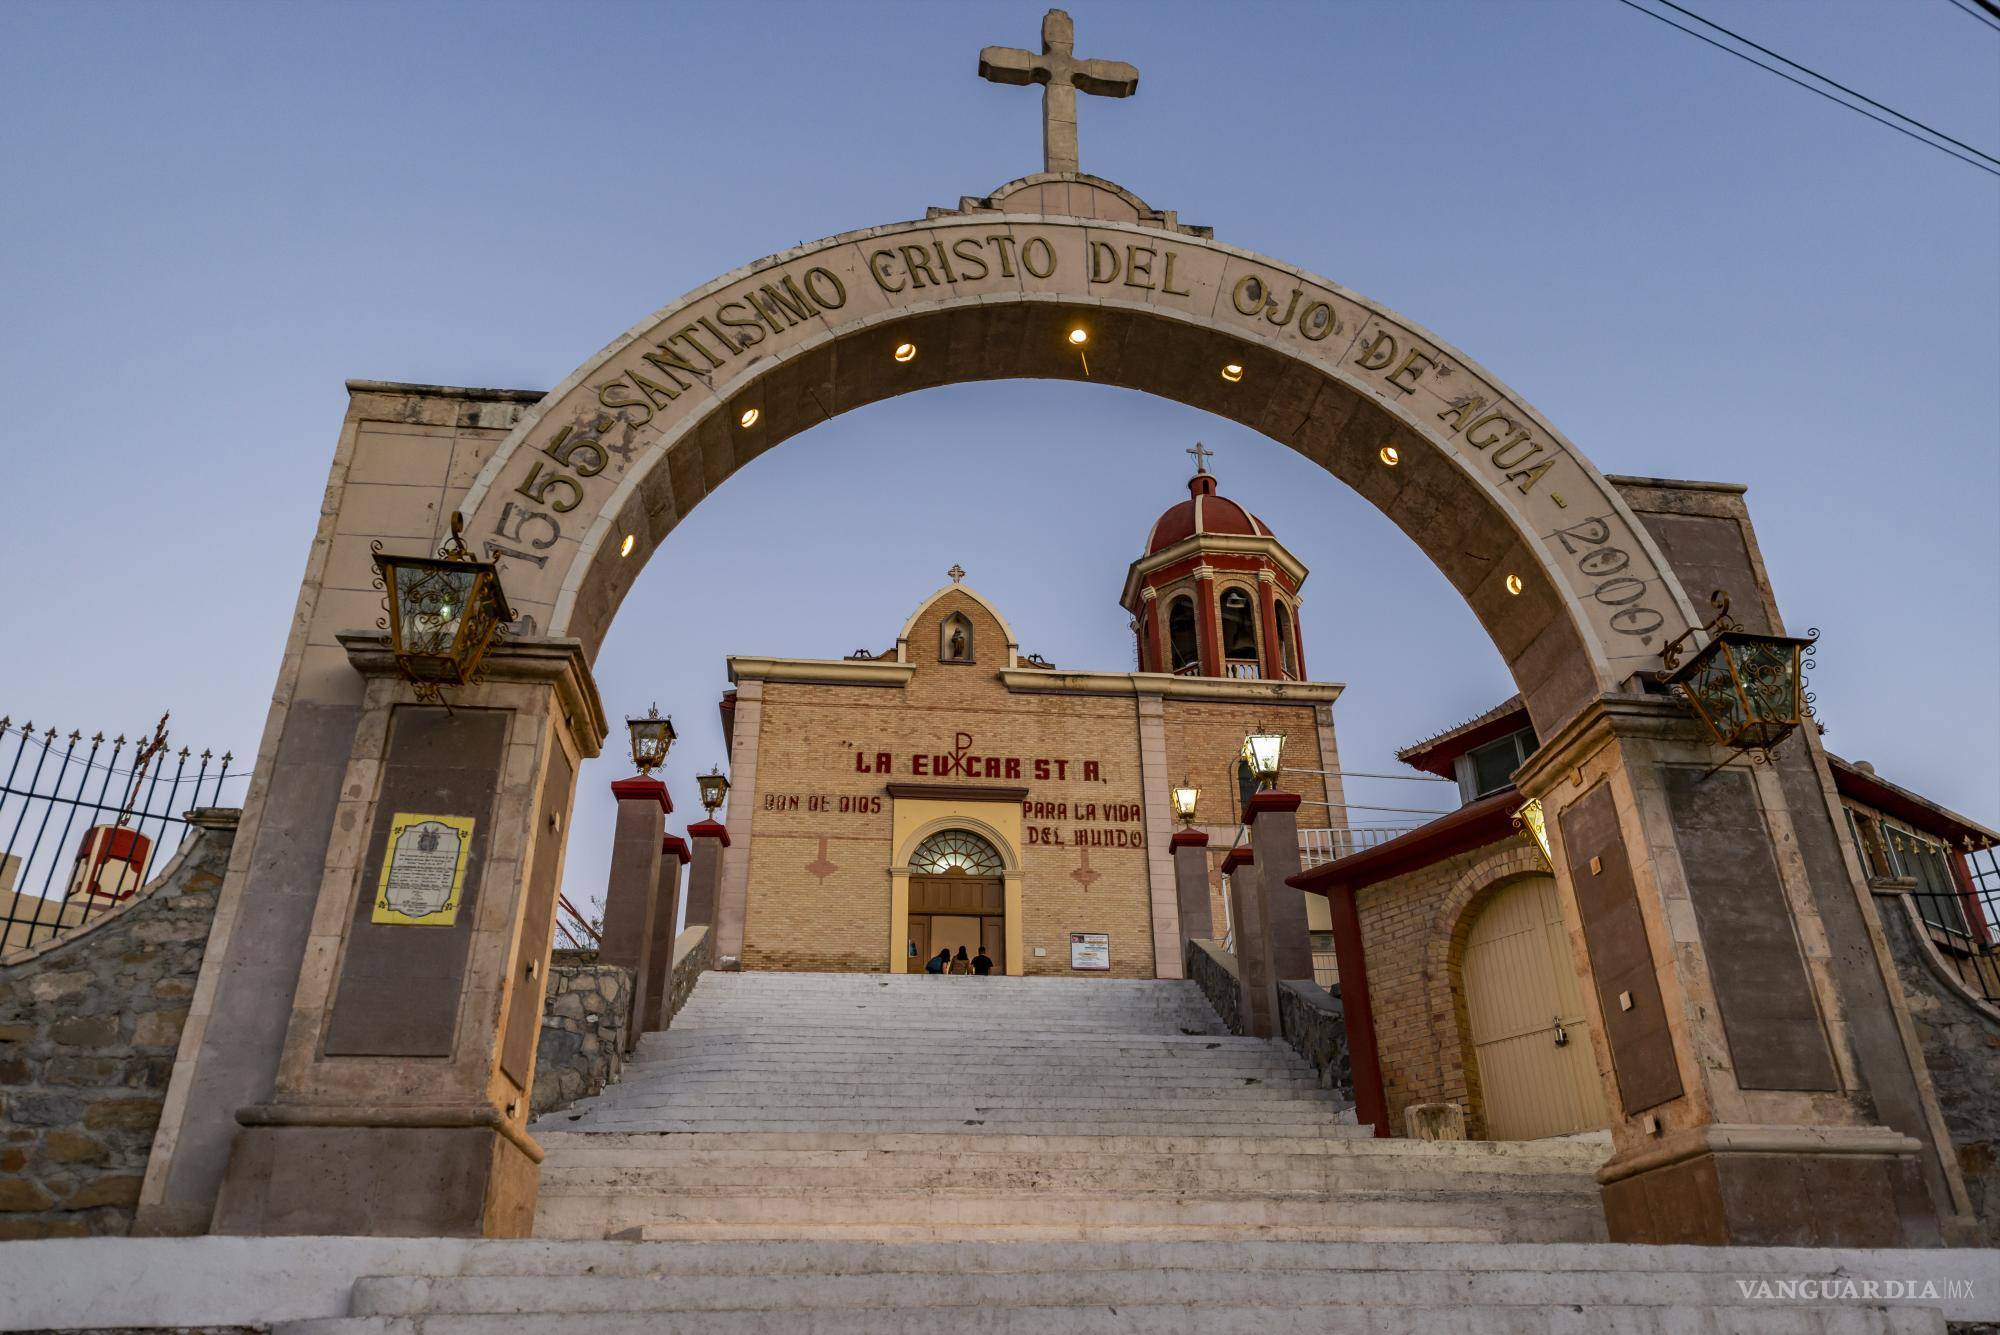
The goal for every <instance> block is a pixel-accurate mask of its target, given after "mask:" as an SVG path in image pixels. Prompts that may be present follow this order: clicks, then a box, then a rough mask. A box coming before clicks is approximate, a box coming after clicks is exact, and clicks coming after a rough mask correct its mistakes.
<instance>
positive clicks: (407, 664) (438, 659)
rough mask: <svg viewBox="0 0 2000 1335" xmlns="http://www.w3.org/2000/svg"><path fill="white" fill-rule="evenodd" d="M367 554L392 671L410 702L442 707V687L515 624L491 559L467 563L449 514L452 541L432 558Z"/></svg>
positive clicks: (463, 676)
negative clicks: (408, 690)
mask: <svg viewBox="0 0 2000 1335" xmlns="http://www.w3.org/2000/svg"><path fill="white" fill-rule="evenodd" d="M373 550H374V553H375V570H376V580H375V582H376V585H377V587H379V588H380V589H381V590H382V591H383V598H382V601H383V607H384V609H385V613H386V614H385V615H384V616H383V617H381V618H380V619H379V620H377V621H376V623H375V624H376V625H377V626H378V627H380V628H381V629H383V630H386V631H388V632H389V643H390V647H391V648H392V649H393V650H394V651H395V655H396V666H397V667H398V668H400V669H401V670H402V673H403V676H404V677H406V678H407V679H408V680H409V681H410V682H411V683H412V684H413V685H414V686H415V687H416V692H417V698H418V699H419V700H431V701H441V700H442V699H443V695H442V694H441V692H442V688H444V687H446V686H463V685H465V684H466V683H467V682H469V681H471V680H472V679H473V678H474V677H475V676H476V675H477V673H478V671H479V665H480V662H481V660H483V659H484V658H485V657H486V650H487V648H488V647H489V646H490V645H491V644H492V643H493V637H494V636H495V635H497V634H499V632H500V627H501V626H503V625H505V624H506V623H507V622H509V621H512V620H513V619H514V614H513V613H512V612H511V611H509V610H508V607H507V595H506V593H505V592H503V591H502V590H501V588H500V572H499V570H498V569H497V568H496V567H495V566H494V564H493V563H492V562H491V561H477V560H474V559H473V556H472V553H471V551H469V550H468V549H467V548H466V545H465V533H464V520H463V519H462V518H461V517H460V516H459V514H458V513H457V512H456V511H454V512H453V513H452V516H451V537H450V538H449V539H448V540H447V541H446V542H445V544H444V546H442V547H440V548H438V554H437V555H436V556H434V557H432V556H391V555H390V554H389V553H387V552H385V551H383V550H382V544H381V543H379V542H377V543H375V544H374V545H373Z"/></svg>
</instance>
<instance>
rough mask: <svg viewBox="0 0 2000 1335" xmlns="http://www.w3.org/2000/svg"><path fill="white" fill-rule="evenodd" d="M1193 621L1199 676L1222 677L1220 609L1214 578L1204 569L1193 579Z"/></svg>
mask: <svg viewBox="0 0 2000 1335" xmlns="http://www.w3.org/2000/svg"><path fill="white" fill-rule="evenodd" d="M1194 601H1195V609H1194V620H1195V628H1196V629H1197V631H1199V633H1200V638H1201V675H1202V676H1204V677H1219V676H1221V675H1222V609H1221V608H1219V607H1217V606H1216V605H1215V576H1213V575H1211V574H1209V573H1208V572H1207V570H1206V569H1204V570H1203V571H1202V572H1201V573H1199V574H1197V575H1196V576H1195V577H1194Z"/></svg>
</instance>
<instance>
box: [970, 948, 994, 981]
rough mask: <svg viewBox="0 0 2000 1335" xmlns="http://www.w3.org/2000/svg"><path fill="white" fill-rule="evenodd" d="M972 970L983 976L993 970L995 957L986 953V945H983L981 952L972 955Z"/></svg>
mask: <svg viewBox="0 0 2000 1335" xmlns="http://www.w3.org/2000/svg"><path fill="white" fill-rule="evenodd" d="M972 971H973V972H974V973H976V974H978V975H979V976H980V977H981V978H984V977H985V976H986V975H987V974H989V973H992V972H993V957H992V956H991V955H989V954H987V953H986V947H985V946H981V947H980V948H979V953H978V954H977V955H974V956H973V957H972Z"/></svg>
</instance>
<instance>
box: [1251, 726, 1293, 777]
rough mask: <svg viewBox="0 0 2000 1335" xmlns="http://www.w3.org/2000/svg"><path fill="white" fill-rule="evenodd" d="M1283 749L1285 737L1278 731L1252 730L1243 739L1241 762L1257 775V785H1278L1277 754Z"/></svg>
mask: <svg viewBox="0 0 2000 1335" xmlns="http://www.w3.org/2000/svg"><path fill="white" fill-rule="evenodd" d="M1284 749H1285V739H1284V736H1283V735H1282V734H1280V733H1275V732H1263V731H1258V732H1253V733H1251V734H1250V735H1249V736H1248V737H1245V738H1244V739H1243V762H1244V763H1245V764H1246V765H1248V766H1249V767H1250V772H1251V773H1252V774H1253V775H1255V776H1256V777H1257V783H1258V786H1259V787H1263V788H1275V787H1277V786H1278V756H1279V754H1280V753H1281V752H1282V751H1283V750H1284Z"/></svg>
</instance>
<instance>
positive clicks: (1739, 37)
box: [1660, 0, 2000, 167]
mask: <svg viewBox="0 0 2000 1335" xmlns="http://www.w3.org/2000/svg"><path fill="white" fill-rule="evenodd" d="M1660 3H1661V4H1663V5H1665V6H1666V7H1667V8H1668V9H1671V10H1673V11H1674V12H1675V13H1678V14H1685V15H1687V16H1688V17H1689V18H1691V19H1693V20H1694V21H1695V22H1696V23H1700V24H1704V25H1706V26H1708V27H1710V28H1713V29H1715V30H1716V31H1717V32H1719V33H1723V34H1725V35H1727V36H1729V37H1731V38H1733V39H1734V40H1736V41H1739V42H1741V43H1743V45H1745V46H1747V47H1751V48H1753V49H1755V50H1758V51H1762V52H1763V53H1764V54H1765V55H1767V56H1769V57H1770V58H1771V59H1773V60H1782V61H1784V63H1785V64H1787V65H1790V66H1791V67H1792V68H1793V69H1795V70H1797V71H1799V72H1800V73H1801V74H1810V75H1811V76H1812V77H1813V78H1815V79H1818V80H1819V81H1820V82H1821V83H1826V84H1832V85H1833V86H1834V87H1835V88H1838V89H1839V90H1840V91H1841V92H1843V93H1846V94H1847V95H1848V96H1849V97H1858V98H1860V99H1861V100H1862V101H1863V102H1866V103H1867V104H1868V105H1869V106H1871V107H1873V108H1875V109H1876V110H1877V111H1886V112H1888V113H1889V114H1890V115H1891V116H1894V117H1895V118H1896V119H1897V120H1900V121H1908V122H1909V123H1910V124H1911V125H1914V126H1916V127H1917V128H1918V129H1920V130H1922V131H1924V133H1926V134H1933V135H1936V136H1937V137H1938V138H1940V139H1942V140H1944V141H1945V142H1946V143H1948V144H1956V145H1958V146H1959V147H1960V148H1962V149H1964V150H1965V151H1966V152H1968V153H1976V154H1978V155H1979V156H1980V157H1982V158H1985V159H1986V160H1987V161H1988V162H1990V163H1992V164H1993V165H1994V166H1996V167H2000V158H1996V157H1994V156H1993V155H1992V154H1991V153H1984V152H1981V151H1980V150H1979V149H1976V148H1974V147H1973V146H1972V145H1971V144H1968V143H1966V142H1965V141H1964V140H1963V139H1953V138H1952V137H1951V136H1950V135H1948V134H1946V133H1945V132H1944V131H1943V130H1934V129H1932V128H1931V127H1930V126H1928V125H1925V124H1924V123H1923V122H1922V121H1920V120H1918V119H1917V118H1916V117H1915V116H1905V115H1904V114H1903V113H1902V112H1900V111H1898V110H1896V109H1895V108H1894V107H1885V106H1883V105H1882V104H1881V103H1880V102H1877V101H1876V100H1875V99H1874V98H1872V97H1870V96H1868V94H1866V93H1863V92H1857V91H1856V90H1855V89H1852V88H1849V87H1848V86H1847V85H1846V84H1844V83H1842V82H1841V81H1840V80H1838V79H1829V78H1828V77H1827V76H1826V75H1824V74H1821V73H1820V72H1819V71H1818V70H1811V69H1807V68H1806V67H1805V66H1804V65H1801V64H1799V62H1798V61H1796V60H1787V59H1786V58H1785V57H1784V56H1781V55H1779V54H1778V53H1777V52H1776V51H1773V50H1772V49H1771V48H1770V47H1768V46H1759V45H1758V44H1757V43H1755V42H1753V41H1751V40H1750V39H1749V38H1748V37H1745V36H1744V35H1743V34H1742V33H1740V32H1730V30H1729V29H1727V28H1725V27H1723V26H1722V25H1721V24H1720V23H1714V22H1711V21H1710V20H1708V19H1705V18H1703V17H1702V16H1701V15H1699V14H1697V13H1695V12H1694V11H1693V10H1691V9H1683V8H1682V7H1681V6H1679V5H1677V4H1675V3H1674V0H1660Z"/></svg>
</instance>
